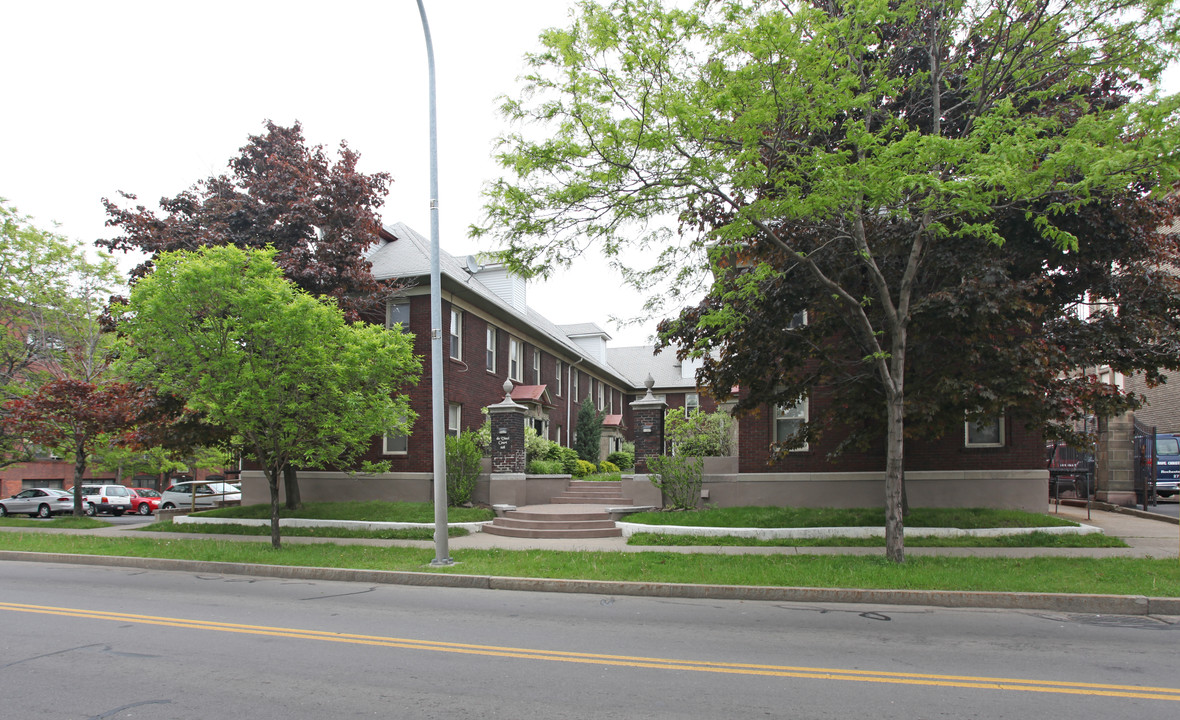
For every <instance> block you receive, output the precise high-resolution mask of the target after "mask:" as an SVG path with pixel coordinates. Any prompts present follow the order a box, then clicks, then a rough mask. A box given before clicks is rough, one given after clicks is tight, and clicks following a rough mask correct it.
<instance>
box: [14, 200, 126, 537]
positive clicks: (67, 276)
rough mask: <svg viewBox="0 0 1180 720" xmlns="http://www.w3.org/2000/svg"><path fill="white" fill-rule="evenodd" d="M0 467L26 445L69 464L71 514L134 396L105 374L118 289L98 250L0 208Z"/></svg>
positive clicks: (23, 455) (109, 263)
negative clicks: (109, 313) (109, 310)
mask: <svg viewBox="0 0 1180 720" xmlns="http://www.w3.org/2000/svg"><path fill="white" fill-rule="evenodd" d="M0 223H2V225H0V231H2V238H0V239H2V241H3V242H0V402H2V405H0V463H4V464H7V463H11V462H19V461H21V460H23V459H27V457H28V453H29V450H30V448H31V447H32V446H33V445H40V446H44V447H55V448H59V449H61V450H62V451H63V452H65V453H68V454H69V456H70V457H71V458H72V460H73V463H74V513H75V514H77V515H80V514H82V495H81V483H82V476H83V474H84V473H85V472H86V467H87V462H88V458H89V454H90V452H91V451H92V450H93V449H94V447H95V446H96V443H98V442H99V437H100V436H101V435H102V433H104V432H114V431H119V430H121V429H123V428H125V427H126V426H127V424H128V423H129V422H131V416H132V415H133V414H134V412H135V408H136V406H137V404H138V398H139V396H140V391H139V389H137V388H134V387H131V386H130V385H127V384H126V383H123V382H122V381H121V379H120V378H119V377H117V375H116V373H115V372H114V371H113V369H112V357H111V354H110V352H109V350H110V340H111V338H110V337H109V335H107V334H106V333H105V332H104V313H105V308H106V303H107V300H108V298H109V297H110V296H111V294H112V293H115V292H119V291H120V290H121V288H122V282H121V278H120V275H119V272H118V268H117V267H116V266H115V263H114V261H113V260H111V258H110V257H109V256H107V255H105V254H102V253H87V251H86V250H85V249H84V248H83V246H82V245H81V243H78V242H75V241H72V240H69V239H68V238H65V237H63V236H61V235H58V234H57V233H55V232H52V231H47V230H43V229H40V228H38V227H37V226H36V225H34V224H33V222H32V221H31V219H30V218H28V217H25V216H22V215H20V214H19V213H18V212H17V211H16V210H15V209H14V208H11V207H6V206H4V205H3V204H2V203H0Z"/></svg>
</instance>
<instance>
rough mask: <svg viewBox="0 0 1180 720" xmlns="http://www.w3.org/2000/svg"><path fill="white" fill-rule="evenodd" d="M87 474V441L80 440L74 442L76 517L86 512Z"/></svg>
mask: <svg viewBox="0 0 1180 720" xmlns="http://www.w3.org/2000/svg"><path fill="white" fill-rule="evenodd" d="M85 474H86V443H85V442H83V441H81V440H79V441H77V442H76V443H75V444H74V517H82V516H83V515H85V514H86V511H85V509H84V508H83V507H82V476H83V475H85Z"/></svg>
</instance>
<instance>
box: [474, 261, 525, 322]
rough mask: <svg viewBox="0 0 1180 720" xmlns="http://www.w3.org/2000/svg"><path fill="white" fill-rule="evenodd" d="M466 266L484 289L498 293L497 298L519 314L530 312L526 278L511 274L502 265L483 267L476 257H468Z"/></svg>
mask: <svg viewBox="0 0 1180 720" xmlns="http://www.w3.org/2000/svg"><path fill="white" fill-rule="evenodd" d="M466 264H467V272H469V273H471V274H472V275H474V276H475V277H476V279H478V280H479V281H480V282H481V283H483V285H484V287H486V288H487V289H489V290H491V291H492V292H494V293H496V296H497V297H498V298H500V299H501V300H503V301H504V302H506V303H508V305H509V306H510V307H512V309H513V310H516V311H517V312H519V313H524V312H527V311H528V304H527V302H526V293H527V290H528V284H527V283H526V282H525V280H524V278H522V277H521V276H519V275H514V274H513V273H511V272H509V271H508V268H507V267H505V266H504V265H503V264H501V263H492V264H489V265H481V264H480V263H479V261H478V260H477V259H476V257H475V256H474V255H469V256H468V257H467V263H466Z"/></svg>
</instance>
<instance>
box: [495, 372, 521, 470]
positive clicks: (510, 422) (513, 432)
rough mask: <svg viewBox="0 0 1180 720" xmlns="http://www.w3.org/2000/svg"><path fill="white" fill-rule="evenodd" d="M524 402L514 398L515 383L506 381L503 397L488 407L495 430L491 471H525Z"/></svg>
mask: <svg viewBox="0 0 1180 720" xmlns="http://www.w3.org/2000/svg"><path fill="white" fill-rule="evenodd" d="M526 411H527V408H525V407H524V406H523V405H517V404H516V403H515V402H513V401H512V383H511V382H509V381H505V382H504V400H503V401H502V402H499V403H497V404H495V405H489V406H488V418H489V422H490V425H491V429H492V448H491V450H492V472H493V473H523V472H524V470H525V450H524V415H525V412H526Z"/></svg>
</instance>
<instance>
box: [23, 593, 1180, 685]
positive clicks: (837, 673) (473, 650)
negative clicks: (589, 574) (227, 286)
mask: <svg viewBox="0 0 1180 720" xmlns="http://www.w3.org/2000/svg"><path fill="white" fill-rule="evenodd" d="M0 610H6V611H9V612H21V613H36V614H40V615H57V616H61V617H75V618H86V619H92V620H111V621H115V622H122V623H136V624H140V625H159V626H163V627H174V628H184V629H188V630H208V631H216V632H228V633H239V634H243V635H262V636H268V637H280V638H289V639H292V640H318V641H321V642H335V643H348V644H352V645H371V646H377V647H390V648H401V649H405V650H425V651H431V652H446V653H459V654H464V655H482V656H489V657H502V658H514V659H519V660H546V661H550V662H566V663H582V664H589V665H613V666H618V667H630V668H647V669H653V670H673V671H682V672H708V673H721V674H728V675H761V676H766V677H783V678H802V679H808V680H840V681H845V682H871V683H886V684H892V685H925V686H933V687H954V688H975V689H980V690H1007V691H1017V692H1039V693H1058V694H1062V695H1086V696H1101V697H1116V698H1135V699H1145V700H1171V701H1173V702H1180V688H1164V687H1141V686H1136V685H1112V684H1103V683H1079V682H1056V681H1052V680H1024V679H1020V678H996V677H974V676H970V675H927V674H921V673H900V672H882V671H875V670H844V669H840V668H816V667H797V666H792V665H760V664H747V663H723V662H710V661H702V660H675V659H670V658H651V657H633V656H629V655H603V654H597V653H578V652H566V651H561V650H537V649H531V648H514V647H500V646H496V645H474V644H467V643H448V642H436V641H433V640H413V639H408V638H395V637H383V636H379V635H355V634H352V633H336V632H325V631H322V630H304V629H299V628H281V627H269V626H265V625H242V624H238V623H224V622H214V621H209V620H190V619H186V618H170V617H160V616H155V615H137V614H133V613H118V612H103V611H100V610H84V609H78V608H63V607H52V606H45V605H25V604H21V603H7V602H0Z"/></svg>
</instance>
